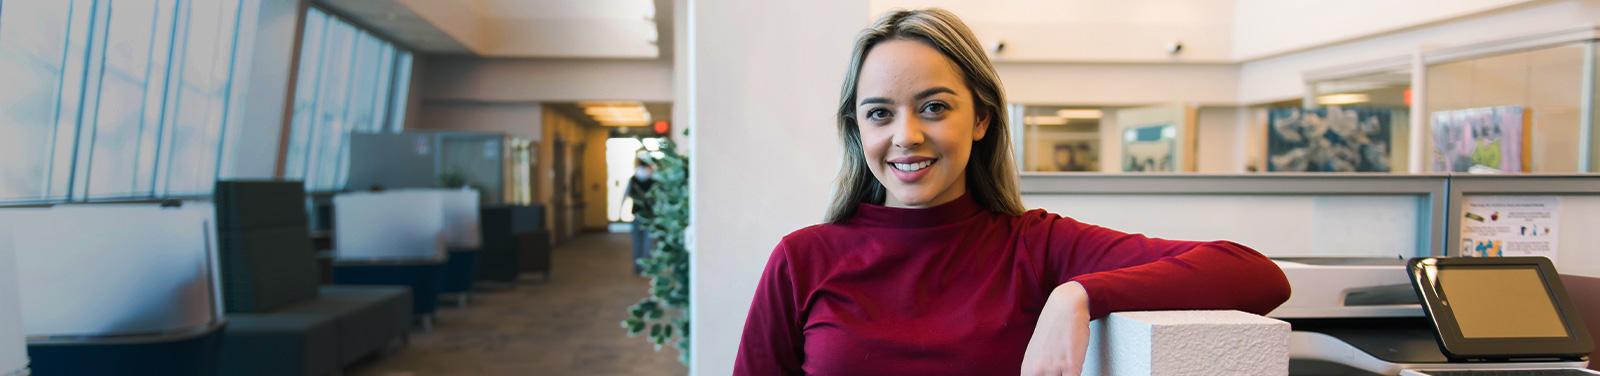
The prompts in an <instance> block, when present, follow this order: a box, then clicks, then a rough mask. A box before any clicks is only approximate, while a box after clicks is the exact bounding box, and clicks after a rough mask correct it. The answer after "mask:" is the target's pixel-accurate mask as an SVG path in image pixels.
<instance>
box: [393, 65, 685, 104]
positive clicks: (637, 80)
mask: <svg viewBox="0 0 1600 376" xmlns="http://www.w3.org/2000/svg"><path fill="white" fill-rule="evenodd" d="M427 69H428V72H427V75H425V76H422V77H421V78H422V80H423V83H422V88H423V89H422V92H421V93H418V94H419V95H422V96H423V99H424V100H458V101H486V102H549V101H580V100H605V99H616V100H637V101H649V102H670V101H672V98H673V97H672V62H671V61H667V60H586V59H564V60H556V59H482V58H475V57H456V56H433V57H429V59H428V64H427Z"/></svg>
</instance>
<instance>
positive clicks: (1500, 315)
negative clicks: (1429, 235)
mask: <svg viewBox="0 0 1600 376" xmlns="http://www.w3.org/2000/svg"><path fill="white" fill-rule="evenodd" d="M1438 284H1439V288H1440V290H1441V291H1442V292H1443V294H1444V297H1443V299H1444V301H1445V304H1447V305H1448V306H1449V307H1450V311H1451V312H1453V313H1454V315H1455V319H1456V323H1457V325H1458V326H1460V329H1461V336H1462V337H1465V338H1547V337H1566V336H1567V328H1566V325H1564V324H1562V322H1561V317H1560V316H1559V315H1558V314H1557V313H1556V306H1555V302H1554V301H1552V300H1551V298H1550V293H1549V290H1548V289H1546V288H1545V285H1544V280H1543V279H1541V278H1540V275H1539V269H1538V268H1537V267H1535V266H1532V265H1529V266H1508V267H1493V268H1485V267H1459V266H1458V267H1440V268H1439V275H1438Z"/></svg>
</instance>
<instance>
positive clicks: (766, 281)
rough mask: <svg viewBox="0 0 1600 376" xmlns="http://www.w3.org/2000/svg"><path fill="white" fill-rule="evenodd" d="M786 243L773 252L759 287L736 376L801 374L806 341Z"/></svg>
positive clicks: (741, 344)
mask: <svg viewBox="0 0 1600 376" xmlns="http://www.w3.org/2000/svg"><path fill="white" fill-rule="evenodd" d="M793 277H794V270H793V269H792V265H791V264H790V263H789V260H788V257H787V254H785V252H784V246H783V243H779V244H778V247H777V249H774V250H772V257H771V258H769V259H767V268H766V270H765V271H763V272H762V273H761V282H759V283H757V284H756V294H755V299H753V300H752V301H751V302H750V314H749V315H748V316H746V317H745V320H744V335H743V336H742V337H740V339H739V355H738V356H737V357H736V358H735V360H734V364H733V374H734V375H798V374H801V373H802V371H801V369H800V361H801V353H802V352H803V351H804V344H805V342H804V340H803V337H802V336H801V333H800V325H801V321H800V314H799V311H800V299H801V298H800V296H799V295H798V294H797V293H796V288H795V283H794V278H793Z"/></svg>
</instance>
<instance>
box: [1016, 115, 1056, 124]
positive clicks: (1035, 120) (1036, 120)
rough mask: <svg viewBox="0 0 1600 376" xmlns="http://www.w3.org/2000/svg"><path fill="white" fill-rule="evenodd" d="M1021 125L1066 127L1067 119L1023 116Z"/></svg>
mask: <svg viewBox="0 0 1600 376" xmlns="http://www.w3.org/2000/svg"><path fill="white" fill-rule="evenodd" d="M1022 124H1027V125H1066V124H1067V118H1064V117H1060V116H1023V117H1022Z"/></svg>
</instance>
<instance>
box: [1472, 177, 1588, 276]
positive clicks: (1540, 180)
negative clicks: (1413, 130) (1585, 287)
mask: <svg viewBox="0 0 1600 376" xmlns="http://www.w3.org/2000/svg"><path fill="white" fill-rule="evenodd" d="M1483 197H1547V198H1553V199H1554V203H1555V204H1556V205H1557V206H1558V208H1559V209H1558V210H1559V223H1558V228H1557V233H1556V234H1555V235H1556V244H1557V245H1558V247H1557V249H1556V257H1555V264H1556V269H1557V270H1560V271H1561V273H1562V274H1568V275H1582V276H1587V277H1593V278H1600V175H1503V176H1496V175H1476V176H1455V177H1452V178H1451V180H1450V202H1451V203H1452V205H1450V208H1449V209H1450V213H1449V217H1448V218H1450V222H1451V223H1452V225H1451V226H1449V227H1448V228H1446V231H1447V234H1448V238H1449V242H1448V243H1447V244H1452V245H1454V248H1452V251H1455V250H1459V249H1460V247H1461V245H1460V244H1461V226H1460V225H1459V224H1458V223H1459V222H1461V221H1463V220H1465V219H1464V218H1465V214H1464V213H1463V204H1465V203H1466V202H1469V201H1471V200H1473V199H1474V198H1483ZM1455 253H1456V252H1450V254H1455Z"/></svg>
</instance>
